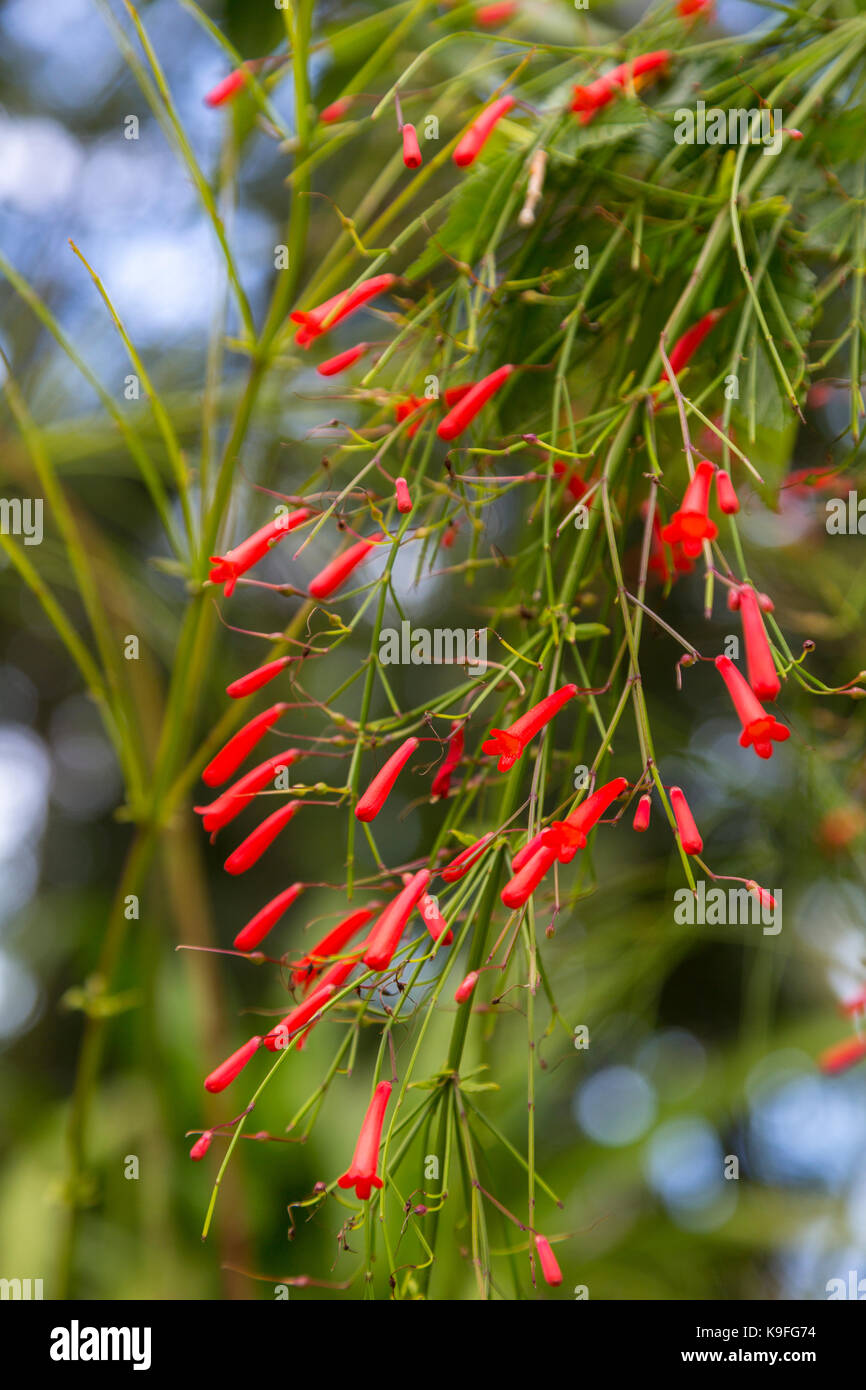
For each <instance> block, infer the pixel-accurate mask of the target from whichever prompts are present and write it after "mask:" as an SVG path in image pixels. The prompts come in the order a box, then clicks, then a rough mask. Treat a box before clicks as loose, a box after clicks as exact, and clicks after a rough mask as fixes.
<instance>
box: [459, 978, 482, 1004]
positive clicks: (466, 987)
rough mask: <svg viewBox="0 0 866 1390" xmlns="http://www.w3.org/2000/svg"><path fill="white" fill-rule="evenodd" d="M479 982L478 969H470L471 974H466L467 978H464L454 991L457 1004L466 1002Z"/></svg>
mask: <svg viewBox="0 0 866 1390" xmlns="http://www.w3.org/2000/svg"><path fill="white" fill-rule="evenodd" d="M477 984H478V971H477V970H470V971H469V974H468V975H467V976H466V979H465V980H462V981H461V983H460V984H459V985H458V986H457V988H456V989H455V991H454V1002H455V1004H465V1003H466V1000H467V999H468V998H469V997H470V996H471V994H472V992H473V990H474V989H475V986H476V985H477Z"/></svg>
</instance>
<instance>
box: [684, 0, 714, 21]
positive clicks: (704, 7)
mask: <svg viewBox="0 0 866 1390" xmlns="http://www.w3.org/2000/svg"><path fill="white" fill-rule="evenodd" d="M714 3H715V0H678V4H677V14H678V15H679V16H680V17H681V18H682V19H689V18H691V17H692V16H695V17H697V16H698V15H706V16H707V18H709V16H710V15H711V14H712V11H713V7H714Z"/></svg>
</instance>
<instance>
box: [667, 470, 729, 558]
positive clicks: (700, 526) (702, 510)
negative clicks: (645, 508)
mask: <svg viewBox="0 0 866 1390" xmlns="http://www.w3.org/2000/svg"><path fill="white" fill-rule="evenodd" d="M714 472H715V468H714V466H713V464H711V463H710V461H709V459H703V460H702V461H701V462H700V463H699V464H698V466H697V468H696V469H695V476H694V477H693V478H692V480H691V482H690V483H689V485H688V487H687V488H686V490H685V493H684V495H683V500H682V505H681V506H680V508H679V509H678V511H675V512H674V514H673V516H672V517H671V519H670V521H669V522H668V524H667V526H663V527H662V540H664V541H667V543H668V545H673V544H675V542H677V541H681V542H682V547H683V550H684V551H685V553H686V554H687V555H689V556H691V558H692V559H694V558H695V557H696V556H698V555H700V553H701V546H702V545H703V543H704V541H714V540H715V538H716V536H717V535H718V534H719V528H718V527H717V526H716V523H715V522H714V521H710V518H709V508H710V483H711V482H712V479H713V473H714Z"/></svg>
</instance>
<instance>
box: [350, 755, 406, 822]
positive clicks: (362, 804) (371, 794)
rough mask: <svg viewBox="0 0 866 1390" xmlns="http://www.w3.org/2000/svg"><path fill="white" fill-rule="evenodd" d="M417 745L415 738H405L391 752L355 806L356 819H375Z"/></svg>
mask: <svg viewBox="0 0 866 1390" xmlns="http://www.w3.org/2000/svg"><path fill="white" fill-rule="evenodd" d="M417 747H418V740H417V738H407V739H406V740H405V741H404V742H403V743H401V744H400V747H399V748H398V749H397V752H396V753H392V754H391V756H390V758H389V759H388V761H387V762H386V763H385V765H384V767H382V768H380V770H379V771H378V772H377V773H376V776H375V777H374V778H373V780H372V782H371V783H370V785H369V787H368V788H367V790H366V791H365V792H364V795H363V796H362V797H361V798H360V800H359V802H358V804H357V806H356V807H355V815H356V816H357V818H358V820H363V821H371V820H375V819H376V817H377V816H378V814H379V812H380V811H381V809H382V807H383V806H384V805H385V802H386V801H387V799H388V797H389V796H390V794H391V791H392V789H393V786H394V783H395V782H396V781H397V778H398V777H399V775H400V773H401V772H402V770H403V768H404V767H405V766H406V764H407V762H408V761H409V759H410V758H411V756H412V754H413V753H414V752H415V749H416V748H417Z"/></svg>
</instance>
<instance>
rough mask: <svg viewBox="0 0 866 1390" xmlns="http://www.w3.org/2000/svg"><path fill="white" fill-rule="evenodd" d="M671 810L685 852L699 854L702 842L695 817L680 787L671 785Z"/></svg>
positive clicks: (702, 845)
mask: <svg viewBox="0 0 866 1390" xmlns="http://www.w3.org/2000/svg"><path fill="white" fill-rule="evenodd" d="M671 810H672V811H673V813H674V820H675V821H676V823H677V831H678V833H679V837H680V844H681V845H682V847H683V849H684V850H685V852H686V854H700V852H701V850H702V849H703V847H704V842H703V840H702V839H701V837H700V834H699V832H698V827H697V826H696V825H695V818H694V816H693V815H692V813H691V809H690V807H689V803H688V802H687V801H686V798H685V796H684V795H683V791H682V788H681V787H671Z"/></svg>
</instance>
